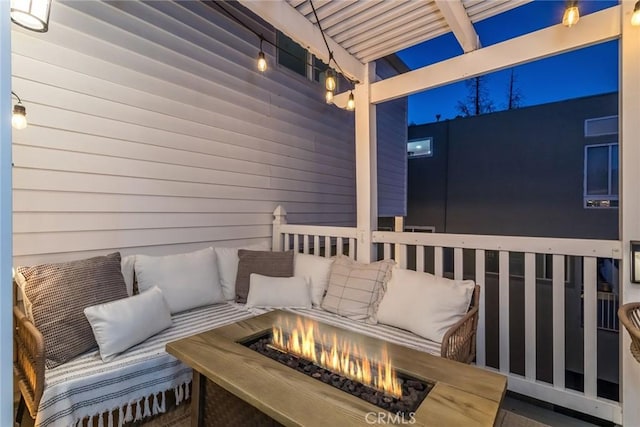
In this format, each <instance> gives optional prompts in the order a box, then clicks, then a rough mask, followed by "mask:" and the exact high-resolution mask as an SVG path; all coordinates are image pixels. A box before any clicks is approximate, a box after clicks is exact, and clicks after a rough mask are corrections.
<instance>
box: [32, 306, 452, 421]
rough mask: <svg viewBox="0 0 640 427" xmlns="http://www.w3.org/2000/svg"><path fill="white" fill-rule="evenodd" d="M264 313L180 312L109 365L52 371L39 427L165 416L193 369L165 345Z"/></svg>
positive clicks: (87, 360)
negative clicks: (170, 399) (169, 398)
mask: <svg viewBox="0 0 640 427" xmlns="http://www.w3.org/2000/svg"><path fill="white" fill-rule="evenodd" d="M265 311H266V310H252V311H251V312H250V311H247V310H246V309H245V308H244V307H243V306H241V305H237V304H232V303H229V304H217V305H213V306H207V307H202V308H198V309H195V310H192V311H189V312H185V313H179V314H177V315H174V316H173V322H174V323H173V326H172V327H171V328H169V329H167V330H165V331H163V332H162V333H160V334H158V335H155V336H153V337H152V338H150V339H148V340H147V341H145V342H143V343H141V344H140V345H138V346H136V347H133V348H131V349H129V350H127V351H126V352H125V353H123V354H122V355H120V356H119V357H116V358H115V359H114V360H113V361H111V362H106V363H105V362H103V361H102V360H101V359H100V355H99V353H98V351H97V350H95V351H92V352H89V353H86V354H84V355H82V356H80V357H78V358H76V359H74V360H72V361H70V362H67V363H65V364H63V365H61V366H58V367H56V368H54V369H48V370H47V371H46V373H45V390H44V394H43V396H42V400H41V401H40V406H39V409H38V414H37V418H36V421H35V426H36V427H44V426H76V425H79V424H81V422H82V420H83V419H85V418H89V425H92V422H93V418H94V417H99V418H98V426H99V427H112V426H114V420H119V422H120V425H122V422H123V421H124V422H128V421H138V420H142V419H143V418H146V417H149V416H152V415H155V414H158V413H163V412H164V411H165V407H164V406H165V393H167V392H173V393H175V397H176V402H177V403H180V402H181V401H183V400H185V399H188V397H189V388H188V387H187V386H188V385H189V383H190V382H191V377H192V374H191V369H190V368H189V367H187V366H186V365H184V364H182V363H181V362H179V361H178V360H177V359H175V358H174V357H173V356H171V355H169V354H167V353H166V352H165V344H166V343H167V342H170V341H175V340H177V339H179V338H183V337H187V336H190V335H194V334H197V333H199V332H203V331H206V330H209V329H213V328H216V327H218V326H222V325H226V324H230V323H234V322H237V321H240V320H243V319H247V318H249V317H253V316H254V315H257V314H261V313H264V312H265ZM291 311H293V312H296V313H299V314H302V315H304V316H308V317H311V318H314V319H316V320H318V321H321V322H324V323H328V324H331V325H334V326H338V327H341V328H344V329H349V330H353V331H356V332H359V333H362V334H365V335H369V336H374V337H377V338H381V339H384V340H387V341H391V342H395V343H397V344H400V345H404V346H407V347H411V348H415V349H418V350H421V351H426V352H428V353H432V354H435V355H439V354H440V344H438V343H434V342H432V341H428V340H425V339H423V338H420V337H417V336H416V335H414V334H412V333H410V332H407V331H402V330H399V329H396V328H393V327H389V326H384V325H368V324H365V323H360V322H354V321H353V320H349V319H346V318H343V317H340V316H337V315H334V314H331V313H328V312H325V311H323V310H317V309H311V310H291ZM135 404H137V405H135ZM134 407H136V408H137V410H136V411H134V410H133V408H134ZM116 411H118V412H117V415H118V416H117V417H116V416H115V415H116ZM134 412H135V413H134ZM105 423H106V424H105Z"/></svg>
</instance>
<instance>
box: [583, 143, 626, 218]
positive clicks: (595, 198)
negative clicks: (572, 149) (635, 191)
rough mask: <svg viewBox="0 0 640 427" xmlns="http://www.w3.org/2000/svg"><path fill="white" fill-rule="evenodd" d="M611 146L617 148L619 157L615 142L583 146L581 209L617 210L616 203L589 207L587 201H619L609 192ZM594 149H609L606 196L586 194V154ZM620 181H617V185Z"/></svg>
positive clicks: (617, 197) (617, 196)
mask: <svg viewBox="0 0 640 427" xmlns="http://www.w3.org/2000/svg"><path fill="white" fill-rule="evenodd" d="M613 146H618V156H619V155H620V147H619V145H618V143H617V142H608V143H605V144H589V145H585V146H584V157H583V163H584V169H583V170H584V172H583V177H582V179H583V181H582V189H583V191H582V193H583V207H584V208H585V209H618V203H616V205H615V206H610V205H609V206H606V205H605V206H589V203H588V202H589V201H596V202H600V201H608V202H611V201H616V202H618V201H619V197H620V195H619V194H613V193H612V192H611V176H612V174H611V166H612V164H611V162H612V160H613V158H612V151H613V150H612V147H613ZM595 147H608V148H609V152H608V155H609V160H608V168H607V169H608V189H609V190H608V193H607V194H597V195H589V194H587V152H588V151H589V149H590V148H595ZM619 182H620V181H619V180H618V183H619ZM619 190H620V188H619V184H618V191H619Z"/></svg>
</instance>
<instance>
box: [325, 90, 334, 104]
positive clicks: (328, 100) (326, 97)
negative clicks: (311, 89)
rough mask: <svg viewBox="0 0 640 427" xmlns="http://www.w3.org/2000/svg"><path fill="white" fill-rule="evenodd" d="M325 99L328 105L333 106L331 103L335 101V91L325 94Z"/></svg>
mask: <svg viewBox="0 0 640 427" xmlns="http://www.w3.org/2000/svg"><path fill="white" fill-rule="evenodd" d="M324 99H325V101H327V104H331V101H333V91H331V90H328V91H326V92H325V94H324Z"/></svg>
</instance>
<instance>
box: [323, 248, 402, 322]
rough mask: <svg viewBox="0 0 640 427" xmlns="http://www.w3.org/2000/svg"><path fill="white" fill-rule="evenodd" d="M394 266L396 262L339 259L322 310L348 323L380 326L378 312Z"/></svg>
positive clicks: (332, 268) (333, 267)
mask: <svg viewBox="0 0 640 427" xmlns="http://www.w3.org/2000/svg"><path fill="white" fill-rule="evenodd" d="M394 264H395V262H394V261H393V260H385V261H378V262H372V263H371V264H363V263H360V262H356V261H353V260H352V259H351V258H349V257H346V256H343V255H340V256H338V257H337V258H336V260H335V261H334V262H333V265H332V266H331V275H330V276H329V287H328V288H327V294H326V295H325V297H324V299H323V300H322V305H321V307H322V308H323V309H324V310H326V311H329V312H331V313H336V314H339V315H340V316H344V317H348V318H349V319H353V320H364V321H366V322H367V323H378V320H377V318H376V312H377V311H378V305H379V304H380V301H381V300H382V297H383V296H384V292H385V290H386V286H387V281H388V280H389V278H390V277H391V269H392V268H393V266H394Z"/></svg>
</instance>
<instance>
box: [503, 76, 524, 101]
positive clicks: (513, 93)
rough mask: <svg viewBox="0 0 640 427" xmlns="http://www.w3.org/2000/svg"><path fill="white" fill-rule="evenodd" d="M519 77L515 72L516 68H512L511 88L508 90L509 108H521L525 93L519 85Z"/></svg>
mask: <svg viewBox="0 0 640 427" xmlns="http://www.w3.org/2000/svg"><path fill="white" fill-rule="evenodd" d="M517 83H518V79H517V76H516V74H515V70H514V69H513V68H512V69H511V76H510V77H509V88H508V90H507V110H513V109H515V108H520V106H521V105H522V100H523V99H524V95H523V94H522V90H521V89H520V88H519V87H517Z"/></svg>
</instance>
